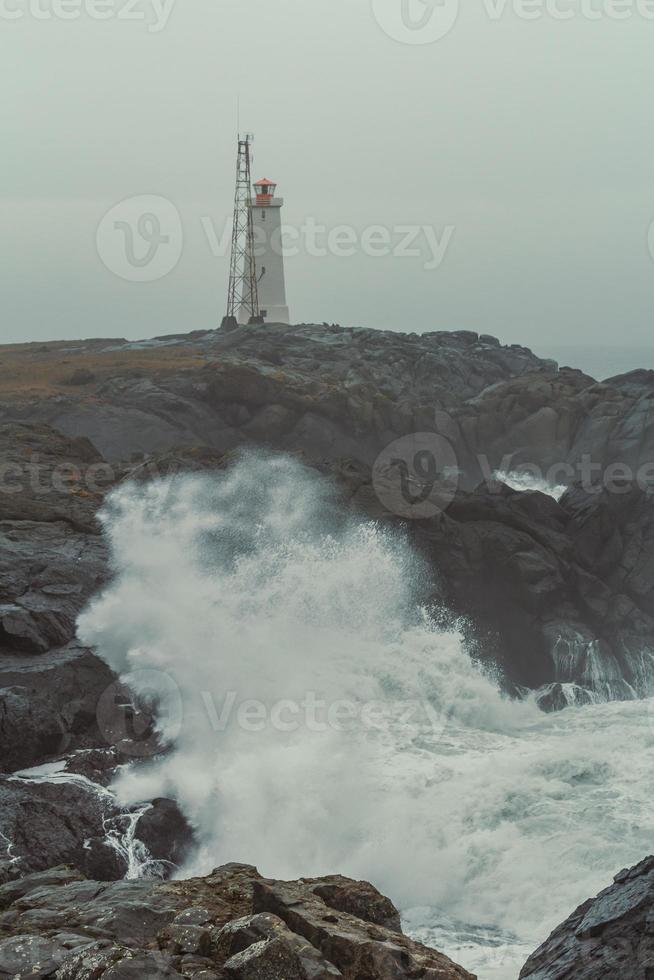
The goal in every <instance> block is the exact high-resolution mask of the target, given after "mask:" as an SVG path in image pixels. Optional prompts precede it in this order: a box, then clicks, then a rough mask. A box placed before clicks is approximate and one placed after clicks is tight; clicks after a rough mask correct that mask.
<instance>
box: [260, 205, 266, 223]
mask: <svg viewBox="0 0 654 980" xmlns="http://www.w3.org/2000/svg"><path fill="white" fill-rule="evenodd" d="M261 220H262V221H265V220H266V212H265V211H264V210H263V208H262V209H261Z"/></svg>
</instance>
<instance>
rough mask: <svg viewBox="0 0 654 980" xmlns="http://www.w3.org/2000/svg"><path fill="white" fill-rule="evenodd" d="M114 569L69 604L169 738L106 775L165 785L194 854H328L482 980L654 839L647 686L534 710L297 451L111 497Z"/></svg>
mask: <svg viewBox="0 0 654 980" xmlns="http://www.w3.org/2000/svg"><path fill="white" fill-rule="evenodd" d="M104 522H105V527H106V531H107V534H108V536H109V538H110V541H111V545H112V549H113V557H114V565H115V572H116V574H115V578H114V580H113V582H112V584H111V585H110V586H109V588H108V589H107V591H106V592H105V593H104V594H103V595H102V596H100V597H99V598H98V599H97V600H96V601H95V602H94V603H93V604H92V606H91V607H90V608H89V610H88V611H87V612H86V613H85V614H84V615H83V616H82V617H81V620H80V624H79V629H80V635H81V637H82V638H83V640H84V641H85V642H87V643H89V644H93V645H95V646H96V647H97V648H98V650H99V651H100V653H101V654H102V656H104V657H105V659H106V660H107V661H108V662H109V663H110V664H111V665H112V666H113V667H114V668H115V669H117V670H119V671H121V672H122V673H123V674H129V675H130V681H131V683H132V684H133V685H134V686H135V687H137V688H141V689H142V692H143V693H144V694H148V693H151V692H152V691H153V690H154V691H156V692H157V696H158V698H159V702H160V707H159V727H160V731H161V736H162V738H163V739H164V740H166V741H168V742H169V743H170V744H171V746H172V749H171V751H170V752H169V753H168V754H167V755H165V756H164V757H159V758H155V759H151V760H149V761H140V762H139V763H137V764H135V765H134V766H133V767H132V768H131V769H129V770H128V771H127V772H125V773H123V775H122V776H121V777H120V780H119V784H118V786H117V789H118V792H119V794H120V797H121V799H122V801H123V802H124V803H125V804H126V805H128V804H129V805H132V804H136V803H138V802H139V801H142V800H147V799H152V798H153V797H155V796H161V795H170V796H175V797H176V798H177V799H178V800H179V802H180V804H181V805H182V807H183V808H184V810H185V812H186V813H187V815H188V816H189V818H190V819H191V821H192V822H193V824H194V825H195V827H196V830H197V836H198V841H199V847H198V852H197V854H196V855H195V856H194V858H193V860H192V862H191V863H190V864H189V866H188V867H187V868H186V869H185V873H187V874H190V873H199V872H207V871H209V870H210V869H211V868H212V867H215V866H216V865H217V864H219V863H222V862H227V861H245V862H248V863H254V864H257V865H258V866H259V869H260V870H261V871H262V872H263V873H265V874H267V875H270V876H277V877H285V876H289V877H297V876H302V875H304V876H306V875H318V874H323V873H333V872H340V873H343V874H347V875H350V876H354V877H360V878H366V879H368V880H371V881H373V882H374V883H375V884H376V885H377V886H378V887H380V888H381V889H382V890H383V891H385V892H386V893H387V894H388V895H390V896H391V897H392V898H393V899H394V901H395V902H396V904H397V905H398V906H400V907H401V908H402V910H403V913H404V921H405V928H406V929H407V931H408V932H410V933H411V934H412V935H414V936H415V937H416V938H419V939H422V940H424V941H427V942H431V943H433V944H434V945H437V946H438V947H440V948H441V949H444V951H445V952H447V953H448V954H449V955H451V956H452V957H453V958H454V959H456V960H458V961H459V962H461V963H462V964H463V965H465V966H467V967H469V968H470V969H472V970H474V971H476V972H477V973H478V974H479V976H480V978H482V980H509V978H511V980H512V978H515V977H517V974H518V972H519V968H520V966H521V964H522V963H523V962H524V960H525V959H526V957H527V955H528V953H529V952H530V951H531V950H532V949H534V948H535V946H536V945H537V944H538V943H539V942H540V941H541V940H542V939H544V938H545V936H546V935H547V934H548V932H549V930H550V929H551V928H552V927H553V926H554V925H556V924H557V923H558V922H559V921H561V920H562V919H563V918H565V917H566V916H567V915H568V914H569V913H570V912H571V911H572V910H573V909H574V908H575V906H576V905H577V904H578V903H579V902H580V901H582V900H583V899H585V898H587V897H588V896H590V895H591V894H594V893H595V892H596V891H597V890H599V889H600V888H601V887H603V886H605V885H606V884H607V883H609V882H610V880H611V877H612V875H613V874H615V873H616V872H617V871H618V870H619V869H620V868H621V867H623V866H625V865H627V864H631V863H634V862H636V861H637V860H640V859H641V858H642V857H644V856H645V855H646V854H648V853H649V851H650V850H651V841H652V837H653V834H654V812H653V811H652V805H651V800H652V798H654V756H653V755H652V744H653V743H654V729H653V728H652V725H651V721H650V713H649V711H650V703H649V702H645V701H640V702H638V701H636V702H627V703H611V704H604V705H594V706H591V707H587V708H583V709H577V708H570V709H567V710H566V711H564V712H561V713H559V714H555V715H549V716H546V715H543V714H542V713H541V712H540V711H539V710H538V709H537V707H536V706H535V705H534V704H533V703H531V702H515V701H509V700H507V699H506V698H504V697H503V696H502V695H501V694H500V692H499V689H498V686H497V684H496V682H495V680H494V679H493V677H492V676H487V675H486V674H485V673H484V672H483V671H482V670H481V669H480V668H479V667H478V666H477V665H475V664H474V663H473V662H472V660H471V659H470V657H469V655H468V653H467V651H466V648H465V644H464V642H463V640H462V637H461V635H460V634H459V633H458V632H457V631H456V629H451V630H449V631H443V630H442V629H439V628H438V627H437V626H436V625H435V623H434V620H433V616H432V613H433V610H429V609H428V608H426V607H425V605H424V603H425V597H426V596H427V595H428V594H429V590H430V581H429V576H428V574H427V572H426V569H425V568H424V567H423V566H422V564H421V563H420V561H419V560H418V559H417V558H416V557H415V555H414V554H413V553H412V552H411V551H410V549H409V548H408V546H407V545H406V543H405V542H404V540H403V539H402V538H401V537H400V536H395V535H393V534H392V533H390V532H387V531H384V530H382V529H381V528H379V527H378V526H376V525H374V524H365V523H357V522H356V521H353V520H352V519H350V518H344V517H343V516H342V515H339V513H338V511H337V509H336V508H335V506H334V505H333V503H332V501H331V499H330V497H329V493H328V491H327V490H326V489H325V487H324V484H323V482H321V481H320V480H319V479H318V478H317V477H316V476H314V475H313V474H312V473H311V472H309V471H307V470H305V469H304V468H302V467H301V466H300V465H299V464H298V463H297V462H295V461H292V460H288V459H280V458H278V457H276V458H272V459H268V458H255V457H251V458H246V459H244V460H242V461H241V462H240V463H239V464H237V465H236V466H234V467H232V468H231V469H230V470H229V471H227V472H224V473H220V474H217V475H215V476H212V477H193V476H187V477H183V478H176V479H173V480H171V481H165V482H159V483H154V484H149V485H147V486H142V487H135V486H126V487H123V488H121V489H120V490H119V491H118V492H116V493H115V494H114V495H113V497H112V499H111V501H110V503H109V505H108V508H107V510H106V512H105V516H104Z"/></svg>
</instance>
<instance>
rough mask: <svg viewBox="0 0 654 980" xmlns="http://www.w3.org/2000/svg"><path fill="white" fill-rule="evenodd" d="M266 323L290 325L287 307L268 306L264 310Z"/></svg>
mask: <svg viewBox="0 0 654 980" xmlns="http://www.w3.org/2000/svg"><path fill="white" fill-rule="evenodd" d="M264 316H265V317H266V323H290V322H291V316H290V313H289V312H288V306H268V307H267V308H266V309H265V310H264Z"/></svg>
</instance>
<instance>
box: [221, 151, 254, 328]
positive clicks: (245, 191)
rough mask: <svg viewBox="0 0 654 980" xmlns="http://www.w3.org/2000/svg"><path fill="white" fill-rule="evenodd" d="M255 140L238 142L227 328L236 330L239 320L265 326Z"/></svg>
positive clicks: (224, 321)
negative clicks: (255, 211)
mask: <svg viewBox="0 0 654 980" xmlns="http://www.w3.org/2000/svg"><path fill="white" fill-rule="evenodd" d="M253 140H254V137H253V136H252V135H251V134H249V133H248V134H246V135H245V137H243V138H241V136H239V139H238V160H237V163H236V195H235V197H234V225H233V229H232V259H231V265H230V270H229V291H228V296H227V315H226V316H225V318H224V320H223V326H224V327H231V328H234V327H236V326H237V325H238V322H239V319H240V320H241V322H243V318H244V317H247V319H248V322H249V323H263V322H264V321H263V317H262V316H261V311H260V309H259V292H258V288H257V263H256V258H255V254H254V225H253V221H252V174H251V166H250V164H251V153H250V148H251V146H252V142H253Z"/></svg>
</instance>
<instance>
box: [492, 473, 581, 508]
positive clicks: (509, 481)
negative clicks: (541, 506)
mask: <svg viewBox="0 0 654 980" xmlns="http://www.w3.org/2000/svg"><path fill="white" fill-rule="evenodd" d="M493 478H494V479H495V480H498V481H499V483H505V484H506V486H507V487H511V489H512V490H519V491H520V492H521V493H524V492H528V491H532V492H533V491H538V492H539V493H545V494H547V496H548V497H553V498H554V500H556V501H559V500H560V499H561V497H562V496H563V494H564V493H565V492H566V491H567V489H568V487H567V486H566V485H565V484H563V483H559V484H551V483H548V481H547V480H545V479H544V478H543V477H542V476H537V475H536V474H535V473H533V472H532V471H531V470H529V469H524V470H512V471H510V472H509V471H507V470H498V471H497V472H496V473H494V474H493Z"/></svg>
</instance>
